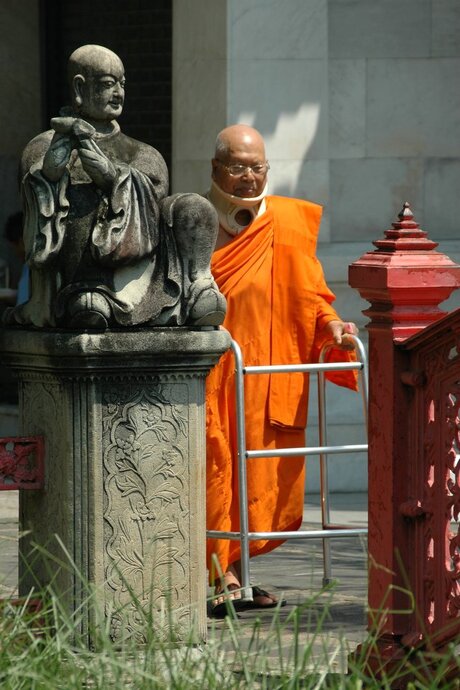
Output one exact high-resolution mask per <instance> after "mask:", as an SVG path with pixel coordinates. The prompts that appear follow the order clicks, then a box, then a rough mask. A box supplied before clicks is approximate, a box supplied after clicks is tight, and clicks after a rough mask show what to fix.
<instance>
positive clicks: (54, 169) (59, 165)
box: [42, 132, 72, 182]
mask: <svg viewBox="0 0 460 690" xmlns="http://www.w3.org/2000/svg"><path fill="white" fill-rule="evenodd" d="M71 153H72V139H71V137H70V136H68V135H67V134H62V133H60V132H55V133H54V135H53V138H52V139H51V143H50V145H49V147H48V150H47V152H46V153H45V157H44V159H43V166H42V173H43V175H44V176H45V177H46V179H47V180H49V181H50V182H57V181H58V180H60V179H61V177H62V175H63V173H64V170H65V169H66V165H67V163H68V162H69V159H70V154H71Z"/></svg>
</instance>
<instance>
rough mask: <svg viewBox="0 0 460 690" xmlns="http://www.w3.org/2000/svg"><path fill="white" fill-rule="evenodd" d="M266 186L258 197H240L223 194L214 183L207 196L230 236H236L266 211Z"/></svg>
mask: <svg viewBox="0 0 460 690" xmlns="http://www.w3.org/2000/svg"><path fill="white" fill-rule="evenodd" d="M267 188H268V184H266V185H265V188H264V190H263V192H262V194H260V195H259V196H251V197H241V196H234V195H233V194H228V192H224V191H223V190H222V189H221V188H220V187H219V185H217V184H216V183H215V182H214V181H213V182H212V183H211V189H210V190H209V192H208V194H207V196H208V199H209V201H210V202H211V203H212V204H213V206H214V207H215V209H216V211H217V215H218V216H219V223H220V224H221V225H222V227H223V228H224V230H226V231H227V232H228V233H229V234H230V235H238V234H239V233H240V232H241V231H242V230H244V229H245V228H247V227H248V225H250V224H251V223H252V221H253V220H254V219H255V218H257V217H258V216H260V215H261V214H262V213H264V212H265V210H266V205H265V196H266V194H267Z"/></svg>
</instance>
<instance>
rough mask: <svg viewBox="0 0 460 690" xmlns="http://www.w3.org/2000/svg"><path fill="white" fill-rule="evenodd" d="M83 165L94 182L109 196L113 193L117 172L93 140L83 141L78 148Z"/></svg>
mask: <svg viewBox="0 0 460 690" xmlns="http://www.w3.org/2000/svg"><path fill="white" fill-rule="evenodd" d="M78 155H79V156H80V160H81V164H82V166H83V169H84V170H85V172H86V173H88V175H89V176H90V178H91V179H92V180H93V182H94V183H95V184H96V185H97V187H99V188H100V189H102V191H104V192H106V193H107V194H109V193H110V192H111V191H112V188H113V184H114V182H115V178H116V176H117V171H116V168H115V166H114V165H113V163H112V162H111V161H110V160H109V159H108V158H107V156H106V155H105V153H102V151H101V149H100V148H99V146H98V145H97V144H96V142H94V141H93V140H92V139H89V138H88V139H82V140H81V141H80V146H79V148H78Z"/></svg>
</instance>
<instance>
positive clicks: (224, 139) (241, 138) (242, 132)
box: [214, 125, 265, 162]
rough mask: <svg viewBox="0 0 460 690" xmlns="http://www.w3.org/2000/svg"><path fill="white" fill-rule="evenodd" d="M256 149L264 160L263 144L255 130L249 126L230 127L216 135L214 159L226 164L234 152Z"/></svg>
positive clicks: (260, 136)
mask: <svg viewBox="0 0 460 690" xmlns="http://www.w3.org/2000/svg"><path fill="white" fill-rule="evenodd" d="M256 149H257V151H258V152H259V153H261V155H262V157H263V160H265V143H264V140H263V138H262V135H261V134H260V132H258V131H257V129H254V127H250V126H249V125H230V127H226V128H225V129H223V130H222V131H221V132H219V134H218V135H217V139H216V150H215V154H214V157H215V158H219V159H220V160H222V161H224V162H226V161H227V160H228V159H229V157H231V156H232V152H234V151H241V150H248V151H254V150H256Z"/></svg>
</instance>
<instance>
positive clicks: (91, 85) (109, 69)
mask: <svg viewBox="0 0 460 690" xmlns="http://www.w3.org/2000/svg"><path fill="white" fill-rule="evenodd" d="M68 78H69V83H70V90H71V96H72V105H73V107H74V109H75V110H76V111H78V113H79V115H80V116H81V117H83V118H85V119H86V120H88V121H89V122H91V123H92V124H94V125H95V126H96V127H98V126H99V125H98V123H107V122H111V121H112V120H114V119H116V118H117V117H119V116H120V115H121V112H122V109H123V102H124V98H125V88H124V87H125V71H124V67H123V63H122V61H121V60H120V58H119V57H118V55H116V54H115V53H113V52H112V51H111V50H109V49H108V48H104V47H103V46H98V45H85V46H81V48H77V50H75V51H74V52H73V53H72V55H71V56H70V58H69V64H68Z"/></svg>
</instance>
